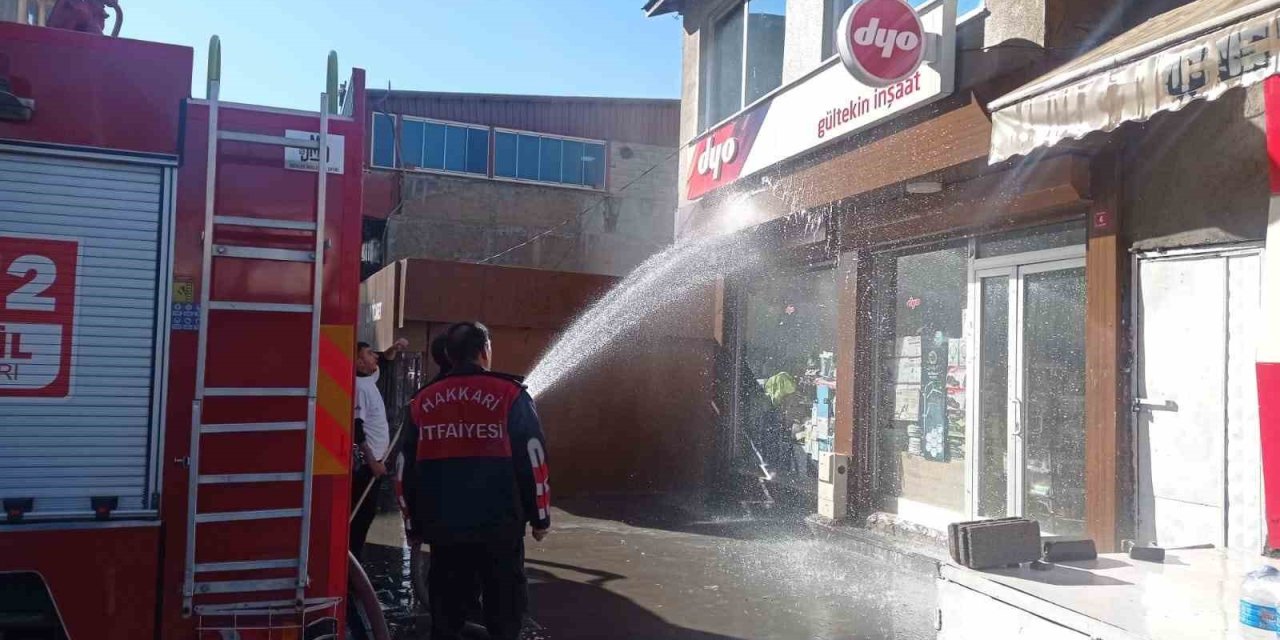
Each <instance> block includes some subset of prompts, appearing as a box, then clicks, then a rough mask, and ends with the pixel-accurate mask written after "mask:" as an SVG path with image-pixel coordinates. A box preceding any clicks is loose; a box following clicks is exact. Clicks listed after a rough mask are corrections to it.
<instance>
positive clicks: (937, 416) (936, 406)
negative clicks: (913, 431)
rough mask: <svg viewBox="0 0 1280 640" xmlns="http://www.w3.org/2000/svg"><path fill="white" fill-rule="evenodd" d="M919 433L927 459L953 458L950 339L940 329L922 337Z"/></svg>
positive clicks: (946, 459) (943, 459)
mask: <svg viewBox="0 0 1280 640" xmlns="http://www.w3.org/2000/svg"><path fill="white" fill-rule="evenodd" d="M920 343H921V352H922V354H923V357H922V358H921V365H920V432H921V439H922V452H923V454H924V458H925V459H926V460H931V461H934V462H947V461H949V460H950V459H951V458H950V456H949V455H948V454H949V452H950V449H951V447H950V443H949V441H948V438H947V432H948V431H949V426H950V425H949V421H948V420H947V339H946V338H945V337H944V336H943V335H942V334H941V333H940V332H939V333H936V334H934V336H932V337H928V338H924V337H922V339H921V340H920Z"/></svg>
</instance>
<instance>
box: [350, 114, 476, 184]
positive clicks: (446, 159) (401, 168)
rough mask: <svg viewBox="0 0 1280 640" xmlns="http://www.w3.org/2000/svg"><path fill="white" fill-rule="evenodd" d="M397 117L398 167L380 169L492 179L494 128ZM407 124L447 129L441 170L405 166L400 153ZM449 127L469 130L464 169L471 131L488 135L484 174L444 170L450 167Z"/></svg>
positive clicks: (396, 160)
mask: <svg viewBox="0 0 1280 640" xmlns="http://www.w3.org/2000/svg"><path fill="white" fill-rule="evenodd" d="M388 115H390V114H388ZM397 115H399V122H398V123H397V125H396V136H395V140H396V158H395V163H396V165H397V166H395V167H380V168H391V169H395V170H397V171H412V172H415V173H437V174H442V175H449V176H463V177H471V178H492V177H493V136H494V128H493V127H490V126H487V125H480V124H473V123H467V122H455V121H453V120H441V119H440V118H425V117H421V116H408V115H402V114H397ZM406 122H421V123H423V124H438V125H441V126H443V127H446V129H445V136H444V140H445V142H444V144H445V146H444V148H443V149H441V154H442V155H441V157H442V159H443V162H442V164H441V168H440V169H436V168H434V167H406V166H404V159H403V158H402V157H400V156H401V155H402V154H401V153H400V151H401V150H400V136H401V135H402V132H403V131H404V123H406ZM447 127H460V128H463V129H466V130H467V132H468V133H467V136H468V141H467V142H465V143H464V144H463V150H464V151H463V156H462V166H464V167H465V166H467V164H468V162H467V159H468V158H467V156H466V153H467V152H469V151H470V140H469V138H470V131H471V130H472V129H475V130H477V131H485V132H486V135H487V136H488V144H486V145H485V147H486V149H488V151H486V152H485V162H484V173H478V172H473V171H466V170H463V171H457V170H454V169H446V168H444V167H445V166H447V165H448V162H449V152H448V148H449V133H448V129H447ZM423 139H424V140H425V139H426V136H425V135H424V136H423ZM370 164H372V163H370Z"/></svg>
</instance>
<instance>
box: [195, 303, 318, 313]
mask: <svg viewBox="0 0 1280 640" xmlns="http://www.w3.org/2000/svg"><path fill="white" fill-rule="evenodd" d="M209 309H210V310H213V311H263V312H271V313H311V305H309V304H281V303H278V302H234V301H231V300H211V301H209Z"/></svg>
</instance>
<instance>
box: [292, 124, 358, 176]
mask: <svg viewBox="0 0 1280 640" xmlns="http://www.w3.org/2000/svg"><path fill="white" fill-rule="evenodd" d="M284 137H286V138H293V139H295V140H319V139H320V134H319V133H316V132H314V131H297V130H294V129H286V130H285V132H284ZM346 151H347V141H346V138H343V137H342V136H340V135H337V134H334V133H330V134H329V158H328V160H327V162H328V163H329V166H328V168H329V173H334V174H341V173H342V172H343V170H344V169H345V166H344V164H345V163H344V160H343V159H344V158H345V157H346V155H347V153H346ZM284 168H286V169H293V170H295V171H317V170H319V168H320V153H319V150H318V149H299V148H297V147H285V149H284Z"/></svg>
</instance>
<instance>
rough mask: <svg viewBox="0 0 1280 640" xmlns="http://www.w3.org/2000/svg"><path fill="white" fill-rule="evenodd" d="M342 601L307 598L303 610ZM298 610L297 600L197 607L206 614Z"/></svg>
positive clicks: (227, 614) (328, 605)
mask: <svg viewBox="0 0 1280 640" xmlns="http://www.w3.org/2000/svg"><path fill="white" fill-rule="evenodd" d="M341 601H342V599H341V598H307V599H306V601H304V603H303V605H304V609H303V610H304V611H305V612H307V613H311V612H314V611H319V610H321V609H323V608H325V607H331V606H333V605H335V604H337V603H339V602H341ZM297 611H298V602H297V601H296V600H263V601H261V602H236V603H232V604H200V605H196V607H195V612H196V613H197V614H199V615H205V616H231V615H252V614H253V613H255V612H262V615H267V614H268V613H296V612H297Z"/></svg>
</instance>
